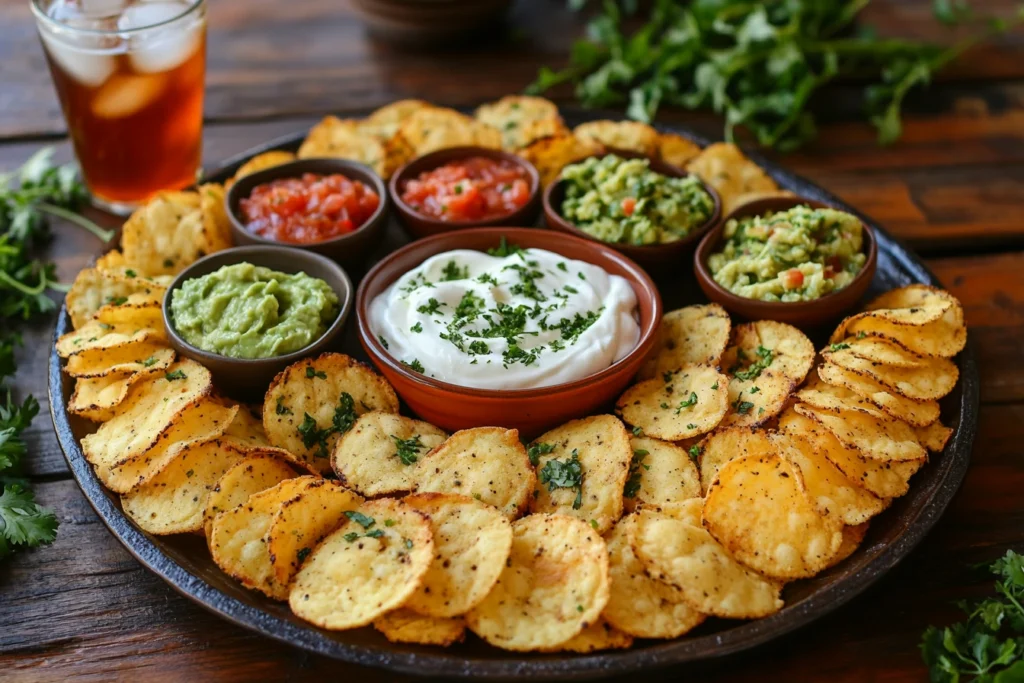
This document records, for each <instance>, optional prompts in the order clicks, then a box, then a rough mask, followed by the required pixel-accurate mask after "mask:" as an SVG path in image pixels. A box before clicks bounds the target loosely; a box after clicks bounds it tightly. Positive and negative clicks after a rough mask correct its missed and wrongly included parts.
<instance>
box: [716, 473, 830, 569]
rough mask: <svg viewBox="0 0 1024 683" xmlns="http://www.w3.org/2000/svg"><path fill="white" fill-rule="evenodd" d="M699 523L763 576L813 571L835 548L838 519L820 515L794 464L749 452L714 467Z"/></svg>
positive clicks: (734, 555)
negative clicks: (713, 478) (715, 472)
mask: <svg viewBox="0 0 1024 683" xmlns="http://www.w3.org/2000/svg"><path fill="white" fill-rule="evenodd" d="M704 526H705V527H706V528H707V530H708V531H709V532H710V533H711V535H712V536H714V537H715V539H716V540H717V541H718V542H719V543H721V544H722V545H723V546H724V547H725V548H726V549H727V550H728V551H729V552H730V553H731V554H732V555H733V557H735V558H736V559H737V560H739V561H740V562H742V563H743V564H745V565H747V566H748V567H750V568H751V569H753V570H755V571H757V572H759V573H761V574H764V575H765V576H768V577H771V578H776V579H782V580H790V579H800V578H806V577H809V576H814V575H815V574H816V573H818V572H820V571H821V570H822V569H824V568H825V567H827V566H828V565H829V563H830V562H831V561H832V558H833V557H835V555H836V553H838V552H839V544H840V543H842V540H843V534H842V524H840V523H838V522H837V521H834V520H830V519H827V518H825V517H823V516H822V515H820V514H819V513H818V511H817V510H816V509H815V505H814V504H813V503H812V502H811V500H810V498H809V497H808V496H807V495H806V493H805V488H804V484H803V477H802V476H801V475H800V472H799V470H797V469H796V468H794V467H793V466H792V465H790V464H789V463H788V462H787V461H786V460H784V459H783V458H781V457H780V456H778V455H774V454H772V455H748V456H745V457H742V458H736V459H734V460H730V461H729V462H727V463H726V464H725V465H723V466H722V468H721V469H720V470H718V477H717V478H716V479H715V481H714V483H712V484H711V489H710V490H709V491H708V495H707V498H706V499H705V500H704Z"/></svg>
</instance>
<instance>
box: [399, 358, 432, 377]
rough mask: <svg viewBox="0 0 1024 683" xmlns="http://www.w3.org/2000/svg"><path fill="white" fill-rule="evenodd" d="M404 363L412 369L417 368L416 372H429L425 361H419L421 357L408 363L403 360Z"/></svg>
mask: <svg viewBox="0 0 1024 683" xmlns="http://www.w3.org/2000/svg"><path fill="white" fill-rule="evenodd" d="M402 365H404V366H406V367H407V368H409V369H410V370H415V371H416V372H418V373H420V374H421V375H423V374H426V372H427V371H426V368H424V367H423V363H421V362H420V361H419V359H417V358H413V359H412V361H410V362H408V363H406V362H405V361H404V360H403V361H402Z"/></svg>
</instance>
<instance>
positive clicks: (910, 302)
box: [864, 284, 960, 324]
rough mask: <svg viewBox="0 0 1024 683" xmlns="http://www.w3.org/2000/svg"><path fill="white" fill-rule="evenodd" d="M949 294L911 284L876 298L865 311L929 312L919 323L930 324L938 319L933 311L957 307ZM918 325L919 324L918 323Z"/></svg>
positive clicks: (930, 287) (957, 302) (956, 303)
mask: <svg viewBox="0 0 1024 683" xmlns="http://www.w3.org/2000/svg"><path fill="white" fill-rule="evenodd" d="M959 303H960V302H959V301H957V300H956V297H954V296H953V295H952V294H950V293H949V292H947V291H945V290H943V289H939V288H938V287H932V286H931V285H925V284H912V285H906V286H905V287H899V288H897V289H891V290H889V291H888V292H886V293H884V294H881V295H879V296H876V297H875V298H874V299H872V300H871V301H870V302H868V304H867V306H865V307H864V310H865V311H876V310H880V309H886V308H887V309H907V310H908V311H911V312H920V311H929V312H930V313H929V314H928V315H927V316H926V317H925V318H921V319H920V320H921V322H931V321H933V320H936V319H938V317H939V316H938V315H937V314H936V313H934V311H938V312H945V311H946V310H947V309H948V308H949V307H950V306H959ZM919 324H920V323H919Z"/></svg>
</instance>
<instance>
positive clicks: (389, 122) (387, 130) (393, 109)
mask: <svg viewBox="0 0 1024 683" xmlns="http://www.w3.org/2000/svg"><path fill="white" fill-rule="evenodd" d="M430 106H432V105H431V104H430V103H429V102H424V101H423V100H413V99H409V100H398V101H397V102H392V103H391V104H385V105H384V106H383V107H380V108H379V109H375V110H374V111H373V113H372V114H370V115H369V116H367V117H366V118H365V119H363V121H362V122H361V126H360V127H361V128H362V130H364V131H366V132H368V133H371V134H373V135H376V136H377V137H378V138H380V139H382V140H390V139H391V138H392V137H394V135H395V133H397V132H398V128H399V126H401V124H402V121H404V120H405V119H406V118H408V117H409V116H410V115H411V114H412V113H413V112H415V111H417V110H419V109H426V108H428V107H430Z"/></svg>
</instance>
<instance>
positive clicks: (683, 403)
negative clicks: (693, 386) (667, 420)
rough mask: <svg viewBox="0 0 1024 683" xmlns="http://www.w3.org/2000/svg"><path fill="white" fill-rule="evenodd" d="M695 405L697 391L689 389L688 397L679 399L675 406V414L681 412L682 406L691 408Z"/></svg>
mask: <svg viewBox="0 0 1024 683" xmlns="http://www.w3.org/2000/svg"><path fill="white" fill-rule="evenodd" d="M695 405H697V392H696V391H691V392H690V396H689V398H687V399H686V400H685V401H680V402H679V405H678V406H676V415H678V414H679V413H681V412H683V409H684V408H692V407H693V406H695Z"/></svg>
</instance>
